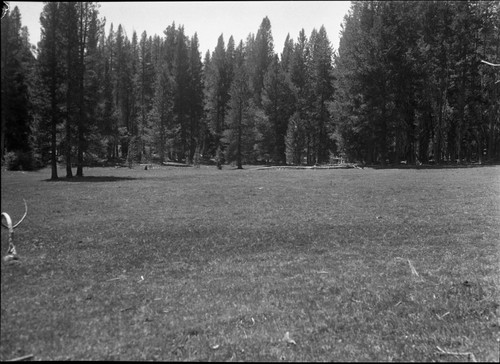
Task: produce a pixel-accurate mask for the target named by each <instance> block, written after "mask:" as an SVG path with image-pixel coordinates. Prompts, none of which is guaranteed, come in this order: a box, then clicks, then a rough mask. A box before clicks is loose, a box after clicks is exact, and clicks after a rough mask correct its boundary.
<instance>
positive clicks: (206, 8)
mask: <svg viewBox="0 0 500 364" xmlns="http://www.w3.org/2000/svg"><path fill="white" fill-rule="evenodd" d="M15 6H17V7H18V8H19V11H20V12H21V22H22V25H23V26H27V27H28V30H29V33H30V41H31V43H33V44H37V43H38V41H39V40H40V13H41V12H42V8H43V3H42V2H41V1H11V2H10V7H11V10H12V9H13V8H14V7H15ZM349 7H350V1H203V2H198V1H181V2H174V1H163V2H146V1H137V2H125V1H123V2H100V8H99V15H100V17H106V34H108V32H109V26H110V24H111V23H113V28H114V30H115V31H116V29H117V28H118V25H119V24H122V27H123V28H124V29H125V32H126V34H127V36H128V37H129V39H131V38H132V33H133V31H134V30H135V31H136V32H137V35H138V37H139V38H140V36H141V34H142V32H143V31H144V30H145V31H146V32H147V34H148V36H149V35H155V34H157V35H161V36H163V31H164V30H165V29H166V28H167V26H168V25H171V24H172V22H175V24H176V26H178V25H184V34H186V35H187V36H188V37H191V36H193V35H194V33H198V40H199V43H200V48H199V50H200V53H201V55H202V57H204V55H205V53H206V51H207V50H210V52H212V51H213V50H214V49H215V47H216V46H217V39H218V38H219V36H220V35H221V34H223V36H224V43H225V45H227V42H228V40H229V37H230V36H231V35H232V36H233V38H234V41H235V43H236V46H237V45H238V43H239V42H240V40H243V42H245V40H246V38H247V36H248V34H249V33H254V34H257V31H258V29H259V26H260V24H261V22H262V19H264V17H265V16H267V17H268V18H269V20H270V21H271V33H272V35H273V40H274V51H275V53H277V54H281V52H282V50H283V44H284V42H285V39H286V36H287V34H288V33H289V34H290V36H291V37H292V39H293V40H294V41H296V40H297V37H298V35H299V32H300V30H301V29H302V28H303V29H304V30H305V33H306V36H307V37H308V38H309V36H310V35H311V31H312V30H313V28H316V30H319V28H320V27H321V26H322V25H324V26H325V29H326V32H327V34H328V38H329V39H330V42H331V44H332V46H333V48H334V49H337V47H338V44H339V32H340V24H341V23H342V21H343V19H344V15H345V14H347V11H348V9H349Z"/></svg>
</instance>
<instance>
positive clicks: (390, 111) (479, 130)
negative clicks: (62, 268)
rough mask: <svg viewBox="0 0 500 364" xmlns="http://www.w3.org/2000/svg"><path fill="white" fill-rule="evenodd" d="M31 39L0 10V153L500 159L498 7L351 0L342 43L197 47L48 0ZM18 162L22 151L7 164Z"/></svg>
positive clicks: (316, 160)
mask: <svg viewBox="0 0 500 364" xmlns="http://www.w3.org/2000/svg"><path fill="white" fill-rule="evenodd" d="M40 23H41V29H42V33H41V39H40V42H39V43H38V47H32V46H31V45H30V43H29V35H28V30H27V28H26V27H22V25H21V14H20V13H19V10H18V8H17V7H16V8H14V9H13V10H12V11H10V12H9V13H8V14H7V15H6V16H5V17H4V19H2V36H1V37H2V38H1V41H2V44H1V52H2V53H1V66H2V71H1V77H2V83H1V85H2V120H1V122H2V124H1V125H2V134H1V144H2V145H1V150H2V161H3V162H5V163H14V162H16V163H17V164H18V165H21V166H22V167H23V168H26V169H29V168H36V167H40V166H45V165H47V164H50V165H51V166H52V178H53V179H55V178H58V175H57V164H58V163H59V162H64V163H65V165H66V176H67V177H71V176H72V175H73V171H72V167H74V166H76V175H77V176H82V175H83V167H84V166H85V165H89V164H92V163H96V162H99V161H101V162H102V161H115V162H116V161H121V162H128V163H139V162H151V161H158V162H164V161H168V160H173V161H179V162H186V163H193V161H196V160H199V159H200V158H201V159H217V160H218V161H223V162H226V163H235V164H236V165H237V166H238V168H242V165H243V164H248V163H263V162H265V163H274V164H321V163H328V162H329V161H330V160H331V158H332V156H335V157H343V158H344V159H345V160H349V161H358V162H364V163H382V164H384V163H399V162H400V161H403V160H404V161H406V162H407V163H418V162H421V163H428V162H431V161H434V162H435V163H442V162H456V161H458V162H461V161H467V162H470V161H480V162H484V161H498V160H500V105H499V98H498V89H499V87H500V84H499V83H495V82H496V80H498V77H499V73H498V68H497V69H495V68H494V67H491V66H488V65H486V64H484V63H481V62H480V61H481V60H489V61H491V62H496V63H498V61H499V59H500V49H499V45H500V29H499V27H500V6H499V3H498V2H497V1H475V2H448V1H431V2H389V1H387V2H386V1H371V2H352V5H351V9H350V11H349V13H348V14H347V15H346V17H345V18H344V23H343V28H342V31H341V39H340V45H339V49H338V51H334V50H333V49H332V47H331V44H330V41H329V39H328V36H327V34H326V31H325V28H324V27H323V26H322V27H321V28H320V29H319V30H316V29H314V30H313V31H312V33H311V34H310V36H309V37H307V36H306V34H305V32H304V30H302V31H301V32H300V33H299V35H298V37H297V40H295V41H294V40H293V39H291V38H290V36H288V37H287V39H286V41H285V43H284V45H283V50H282V53H281V54H280V56H278V55H277V54H276V53H275V51H274V44H273V37H272V33H271V23H270V21H269V19H268V18H267V17H265V18H264V19H263V21H262V23H261V24H260V27H259V29H258V31H257V33H256V34H253V33H251V34H249V35H248V37H247V39H246V40H244V41H243V40H242V41H240V42H239V43H238V44H236V43H235V41H234V39H233V37H232V36H231V37H229V39H228V41H227V44H226V43H225V41H224V38H223V36H222V35H221V36H220V37H219V39H218V42H217V46H216V47H215V49H214V51H213V52H207V53H206V54H205V55H204V58H203V59H202V56H201V54H200V52H199V43H198V37H197V34H196V33H195V34H194V36H192V37H189V36H187V35H186V34H185V33H184V28H183V26H176V25H175V23H173V24H171V25H169V26H167V27H166V30H165V31H164V34H163V35H161V36H158V35H154V36H148V35H147V33H146V32H143V33H142V34H141V36H140V37H139V36H138V35H137V33H136V32H134V33H133V34H132V37H131V39H129V38H128V36H127V34H125V32H124V29H123V27H122V26H121V25H119V26H118V27H117V28H116V30H115V29H114V27H113V24H112V25H111V27H110V30H109V33H108V34H106V33H105V19H102V18H100V17H99V12H98V4H97V3H94V2H47V3H45V5H44V8H43V12H42V14H41V15H40ZM14 164H15V163H14Z"/></svg>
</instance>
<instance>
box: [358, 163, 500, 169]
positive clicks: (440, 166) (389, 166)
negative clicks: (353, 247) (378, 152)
mask: <svg viewBox="0 0 500 364" xmlns="http://www.w3.org/2000/svg"><path fill="white" fill-rule="evenodd" d="M496 166H498V164H422V165H419V166H417V165H413V164H386V165H381V164H374V165H365V166H364V167H365V168H372V169H463V168H482V167H496Z"/></svg>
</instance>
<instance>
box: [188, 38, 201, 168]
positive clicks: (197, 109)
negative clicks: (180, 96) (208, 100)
mask: <svg viewBox="0 0 500 364" xmlns="http://www.w3.org/2000/svg"><path fill="white" fill-rule="evenodd" d="M189 44H190V49H189V78H190V79H189V84H190V86H189V90H188V91H189V96H188V100H189V103H188V106H189V144H188V145H189V159H190V160H193V158H194V155H195V152H196V150H197V149H198V154H199V148H200V142H201V139H202V137H203V136H202V134H201V130H203V129H204V128H203V126H202V125H201V123H202V118H203V64H202V62H201V55H200V51H199V43H198V35H197V34H196V33H195V34H194V36H193V37H192V38H191V41H190V42H189Z"/></svg>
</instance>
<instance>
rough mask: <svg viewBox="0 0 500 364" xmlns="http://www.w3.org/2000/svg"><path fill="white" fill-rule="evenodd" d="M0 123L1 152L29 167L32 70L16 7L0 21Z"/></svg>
mask: <svg viewBox="0 0 500 364" xmlns="http://www.w3.org/2000/svg"><path fill="white" fill-rule="evenodd" d="M1 43H2V48H1V49H2V59H1V63H2V74H1V78H2V82H1V87H2V116H1V117H2V120H1V153H2V160H3V159H4V156H5V152H6V151H11V152H16V153H17V155H18V157H22V155H23V154H24V155H25V156H26V158H24V157H23V158H22V159H23V161H22V167H23V168H26V169H28V168H31V162H32V158H31V156H29V154H31V146H30V142H29V141H30V120H31V117H32V113H33V112H32V99H31V89H32V86H31V85H30V78H31V77H32V69H33V67H34V61H35V60H34V57H33V54H32V53H31V50H30V46H29V41H28V34H27V32H26V29H25V28H24V30H23V27H22V25H21V14H20V12H19V8H18V7H17V6H16V7H14V9H13V10H12V12H7V14H6V15H5V17H4V18H3V19H2V38H1Z"/></svg>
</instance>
